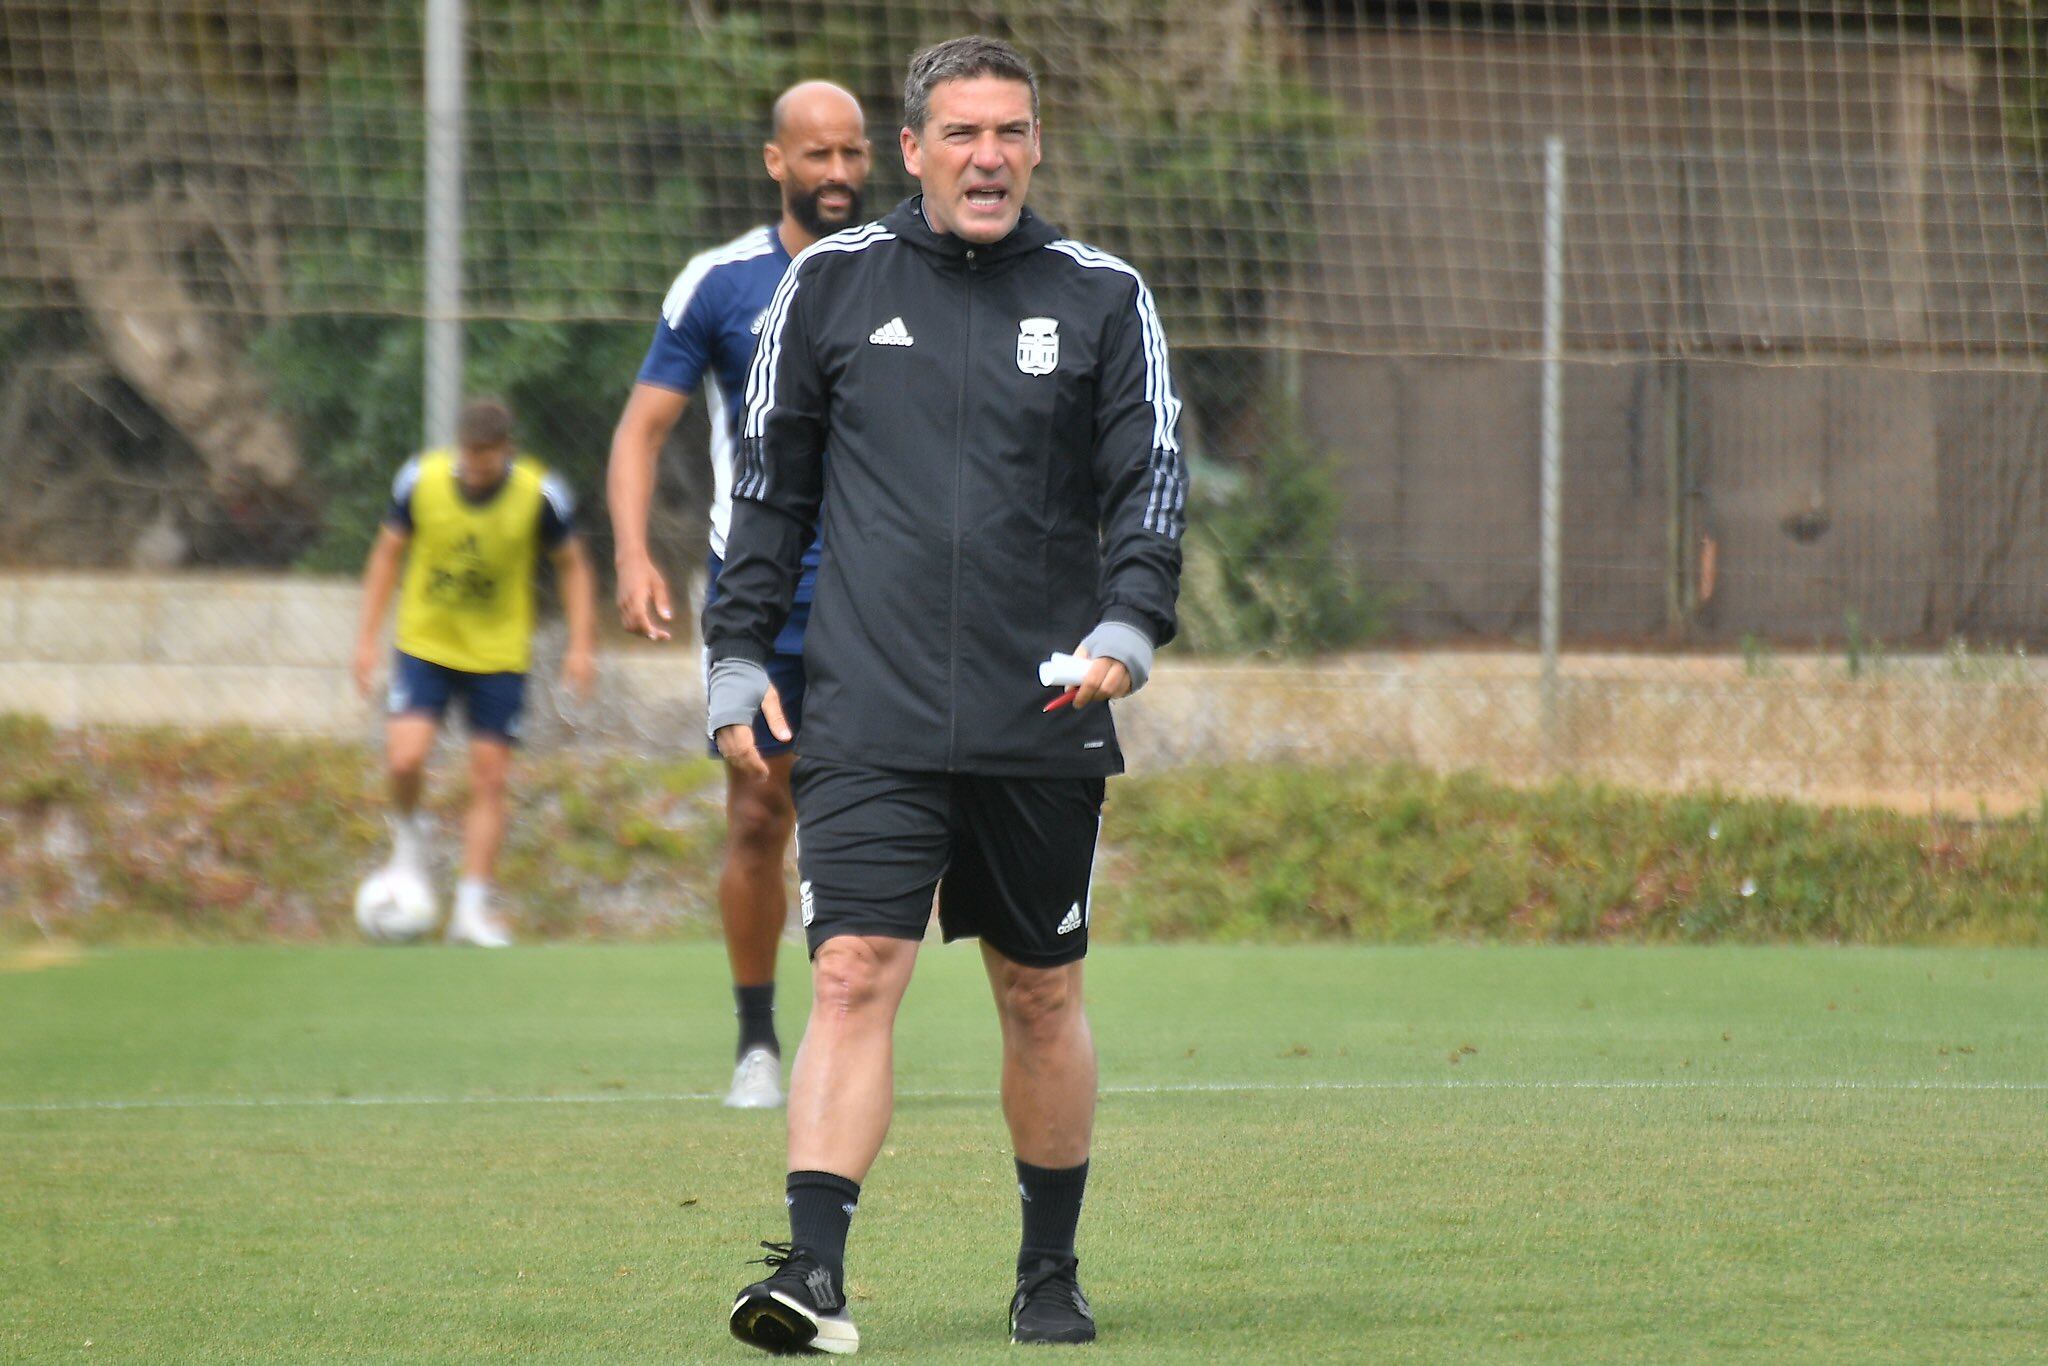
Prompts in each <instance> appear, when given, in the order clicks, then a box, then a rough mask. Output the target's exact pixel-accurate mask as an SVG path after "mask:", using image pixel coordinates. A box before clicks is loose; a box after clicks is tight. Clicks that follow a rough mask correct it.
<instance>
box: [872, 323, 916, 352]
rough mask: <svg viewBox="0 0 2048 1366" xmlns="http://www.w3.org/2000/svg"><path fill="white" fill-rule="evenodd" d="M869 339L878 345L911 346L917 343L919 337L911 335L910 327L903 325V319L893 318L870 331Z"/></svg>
mask: <svg viewBox="0 0 2048 1366" xmlns="http://www.w3.org/2000/svg"><path fill="white" fill-rule="evenodd" d="M868 341H869V342H871V343H872V344H874V345H876V346H911V345H914V344H915V343H916V341H917V338H915V337H913V336H911V335H910V329H909V328H907V327H905V326H904V325H903V319H901V318H891V319H889V321H887V322H885V323H883V324H882V325H881V326H880V327H878V328H876V329H875V330H874V331H872V332H870V333H868Z"/></svg>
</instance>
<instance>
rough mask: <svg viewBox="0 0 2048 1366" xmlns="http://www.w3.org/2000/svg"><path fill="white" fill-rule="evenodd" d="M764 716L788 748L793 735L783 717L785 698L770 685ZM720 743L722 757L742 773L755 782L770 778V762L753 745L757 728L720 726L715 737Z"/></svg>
mask: <svg viewBox="0 0 2048 1366" xmlns="http://www.w3.org/2000/svg"><path fill="white" fill-rule="evenodd" d="M761 715H763V716H765V717H767V718H768V732H769V734H771V735H773V736H774V737H775V738H776V739H778V740H780V741H782V742H783V743H784V744H788V743H789V741H790V740H791V739H792V738H793V736H794V732H792V731H791V730H790V728H789V719H788V718H787V717H785V716H784V715H783V714H782V694H781V693H779V692H777V691H775V685H774V684H773V683H770V684H769V685H768V693H767V696H765V697H763V698H762V699H761ZM714 738H715V739H716V740H717V741H718V754H719V757H720V758H722V759H724V760H725V761H726V762H727V763H729V764H731V765H732V766H733V767H734V768H736V769H738V770H739V771H740V772H742V773H746V774H750V775H752V776H753V777H756V778H765V777H767V776H768V760H767V759H765V758H763V757H762V755H761V751H760V749H759V748H757V747H756V746H755V744H754V728H753V726H752V725H745V726H720V727H719V728H718V734H717V735H716V736H715V737H714Z"/></svg>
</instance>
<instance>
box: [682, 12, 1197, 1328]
mask: <svg viewBox="0 0 2048 1366" xmlns="http://www.w3.org/2000/svg"><path fill="white" fill-rule="evenodd" d="M905 124H906V126H905V128H904V130H903V133H902V144H903V151H904V159H905V165H906V167H907V168H908V169H909V170H910V172H911V174H912V175H915V176H917V177H918V178H919V179H920V181H921V182H922V185H923V190H924V193H923V194H921V195H919V196H917V197H914V198H912V199H910V200H908V201H906V202H905V203H904V204H902V205H900V206H899V207H898V208H897V209H896V210H895V212H893V213H892V214H890V215H889V216H888V217H887V218H886V219H884V220H883V221H881V222H879V223H875V224H871V225H869V226H867V227H864V228H857V229H852V230H849V231H846V232H842V233H839V234H837V235H836V236H833V237H830V238H827V239H825V240H823V241H821V242H819V243H818V244H817V245H815V246H814V247H812V248H811V249H810V250H809V251H807V252H805V253H804V254H803V255H802V256H801V257H799V258H798V260H797V262H796V263H795V265H794V266H793V267H792V268H791V269H790V272H789V274H788V275H787V276H785V277H784V280H783V283H782V285H781V288H780V289H779V290H778V291H777V293H776V295H775V299H774V302H773V303H772V304H770V306H769V309H768V312H767V314H766V317H765V321H764V323H763V325H762V329H761V339H760V344H759V346H758V348H757V349H756V352H755V358H754V364H753V368H752V370H751V372H750V374H749V377H748V382H747V396H746V397H747V410H746V416H745V418H744V422H743V426H742V429H741V433H740V436H741V442H740V454H739V463H738V468H737V471H736V474H735V484H734V490H733V494H734V512H733V523H732V530H731V533H730V536H729V538H728V541H727V549H726V560H725V568H724V571H723V573H722V574H721V575H720V576H719V583H718V587H719V593H718V598H717V600H716V602H715V603H713V605H712V606H710V607H709V608H708V609H707V610H706V612H705V631H704V635H705V641H706V644H707V646H708V648H709V652H710V657H711V673H710V686H709V710H710V727H711V731H712V734H713V736H714V738H715V739H716V740H717V741H718V742H719V746H720V749H721V752H722V753H724V754H725V756H726V758H727V759H728V761H729V762H732V763H735V764H737V765H741V766H745V765H747V764H749V763H750V762H758V757H757V755H756V754H755V752H754V749H753V732H752V729H751V721H752V719H753V715H754V713H755V711H756V709H757V708H761V709H763V710H766V711H767V713H768V718H769V720H770V723H771V725H773V724H775V723H777V721H778V717H779V713H778V710H777V708H776V707H775V704H774V700H773V694H772V690H770V689H769V688H768V684H767V677H766V674H765V672H764V671H763V668H762V666H763V664H764V663H765V661H766V659H767V657H768V653H769V651H770V649H771V648H772V645H773V641H774V637H775V633H776V631H777V629H778V628H779V627H780V625H781V623H782V619H783V617H784V615H785V614H786V613H787V611H788V609H789V606H790V602H791V598H792V594H793V592H794V590H795V587H796V582H797V576H798V573H799V570H800V567H801V561H802V556H803V551H804V548H805V546H806V545H808V544H809V543H810V540H811V536H812V532H813V528H814V527H816V528H817V530H818V531H819V532H820V539H821V540H822V542H823V544H824V546H825V554H824V558H823V562H822V564H821V566H820V568H819V571H818V580H817V589H816V594H815V598H814V601H813V605H812V611H811V620H810V626H809V632H808V635H807V637H806V640H805V646H804V653H805V665H806V670H807V672H808V675H809V685H808V693H807V697H806V701H805V714H804V734H803V741H802V746H801V753H800V757H799V759H798V761H797V766H796V770H795V775H794V790H795V796H796V804H797V819H798V828H799V832H800V833H799V837H798V850H799V852H798V863H799V869H800V875H801V878H802V887H801V901H802V909H803V921H804V926H805V929H806V933H807V935H808V938H809V941H810V947H811V952H812V958H813V983H814V996H815V1002H814V1007H813V1010H812V1012H811V1016H810V1024H809V1026H808V1028H807V1031H806V1034H805V1038H804V1043H803V1047H802V1050H801V1052H800V1053H799V1056H798V1060H797V1064H796V1068H795V1071H794V1073H793V1075H792V1078H791V1085H790V1100H789V1104H790V1173H789V1179H788V1200H789V1206H790V1219H791V1244H790V1246H789V1247H788V1248H786V1249H784V1248H780V1247H778V1248H777V1255H776V1256H775V1257H774V1258H772V1259H771V1262H770V1264H771V1267H772V1268H773V1269H774V1273H775V1274H773V1275H771V1276H770V1277H769V1278H767V1279H765V1280H763V1281H761V1282H758V1283H757V1284H755V1285H752V1286H749V1287H748V1288H747V1289H746V1290H745V1291H743V1292H742V1293H741V1295H740V1298H739V1300H738V1302H737V1303H736V1304H735V1306H734V1309H733V1313H732V1318H731V1326H732V1330H733V1332H734V1333H735V1334H737V1335H738V1336H740V1337H741V1338H743V1339H745V1340H747V1341H750V1342H754V1343H756V1344H757V1345H760V1346H763V1347H767V1348H770V1349H771V1350H780V1349H783V1348H786V1347H789V1346H802V1345H808V1346H809V1347H811V1348H812V1349H814V1350H824V1351H837V1352H848V1351H852V1350H854V1348H855V1347H856V1346H857V1344H858V1341H859V1338H858V1334H857V1333H856V1332H855V1331H854V1328H853V1325H852V1322H851V1320H850V1318H848V1316H847V1315H846V1313H845V1300H844V1293H843V1276H844V1272H843V1260H844V1249H845V1242H846V1234H847V1228H848V1224H849V1221H850V1218H851V1215H852V1211H853V1208H854V1204H855V1203H856V1201H857V1199H858V1192H859V1183H860V1181H861V1180H862V1179H864V1178H865V1176H866V1174H867V1170H868V1167H869V1165H870V1164H871V1163H872V1162H873V1160H874V1158H875V1155H876V1153H877V1152H878V1151H879V1150H880V1146H881V1142H882V1138H883V1135H884V1134H885V1132H886V1130H887V1127H888V1120H889V1108H890V1102H889V1096H890V1087H891V1076H890V1051H889V1050H890V1030H891V1026H892V1024H893V1020H894V1016H895V1011H896V1006H897V1003H898V1002H899V1001H900V999H901V997H902V994H903V990H904V987H905V986H906V985H907V984H908V982H909V978H910V970H911V966H912V964H913V962H914V961H915V956H916V952H917V947H918V943H919V941H920V940H921V939H922V938H923V936H924V933H925V928H926V924H927V922H928V920H929V917H930V908H931V904H932V894H933V890H934V888H935V887H936V888H937V889H938V892H939V909H940V922H941V927H942V929H943V931H944V933H945V936H946V938H948V939H954V938H958V937H962V936H978V937H979V938H980V939H981V941H982V954H983V957H984V960H985V963H986V966H987V969H988V973H989V977H990V980H991V983H992V985H993V987H994V990H995V996H996V1001H997V1007H998V1011H999V1013H1000V1015H1001V1017H1002V1025H1003V1038H1004V1061H1003V1099H1004V1111H1005V1116H1006V1118H1007V1119H1008V1121H1009V1125H1010V1130H1011V1136H1012V1139H1013V1142H1014V1143H1015V1145H1016V1156H1017V1172H1018V1177H1019V1181H1020V1186H1021V1189H1022V1193H1023V1196H1024V1202H1025V1203H1024V1238H1023V1245H1022V1251H1021V1253H1020V1256H1019V1259H1018V1276H1019V1279H1018V1285H1017V1287H1016V1290H1015V1293H1014V1295H1013V1297H1012V1305H1011V1318H1012V1334H1013V1337H1014V1338H1015V1340H1017V1341H1029V1342H1047V1341H1052V1342H1079V1341H1087V1340H1090V1339H1092V1338H1093V1337H1094V1334H1095V1327H1094V1322H1093V1318H1092V1316H1091V1315H1090V1313H1089V1311H1088V1307H1087V1301H1086V1300H1085V1299H1084V1298H1083V1297H1082V1295H1081V1292H1080V1289H1079V1285H1078V1282H1077V1279H1076V1272H1075V1268H1076V1258H1075V1256H1074V1229H1075V1224H1076V1222H1077V1220H1078V1217H1079V1212H1080V1204H1081V1192H1082V1188H1083V1183H1084V1182H1085V1179H1086V1174H1087V1158H1088V1152H1089V1137H1090V1130H1091V1128H1092V1123H1093V1113H1094V1094H1095V1059H1094V1050H1093V1044H1092V1042H1091V1040H1090V1037H1089V1033H1088V1025H1087V1020H1086V1017H1085V1015H1084V1014H1083V1012H1082V1007H1081V961H1080V960H1081V958H1082V957H1083V955H1084V954H1085V953H1086V951H1087V934H1088V928H1087V922H1088V905H1089V877H1090V871H1091V863H1092V859H1093V854H1094V845H1095V837H1096V831H1097V828H1098V826H1099V820H1100V811H1101V804H1102V794H1103V778H1104V777H1105V776H1106V775H1109V774H1113V773H1118V772H1121V771H1122V767H1123V760H1122V755H1121V753H1120V752H1119V750H1118V748H1117V742H1116V733H1115V730H1114V728H1113V726H1112V725H1111V721H1110V716H1109V708H1108V707H1107V706H1106V705H1102V706H1094V705H1090V704H1091V703H1094V702H1096V701H1097V700H1106V699H1108V698H1112V697H1117V696H1122V695H1125V694H1126V693H1128V692H1129V691H1130V690H1132V689H1134V688H1136V687H1137V686H1139V685H1141V684H1142V683H1143V682H1144V680H1145V676H1146V674H1147V673H1148V672H1149V670H1150V667H1151V662H1152V651H1153V649H1154V647H1155V646H1158V645H1161V644H1164V643H1165V642H1166V641H1168V640H1169V639H1171V638H1172V636H1173V632H1174V599H1175V594H1176V591H1177V588H1178V581H1179V575H1180V564H1181V553H1180V538H1181V532H1182V527H1183V509H1184V505H1185V500H1186V493H1187V480H1186V473H1185V466H1184V464H1183V461H1182V458H1181V452H1180V448H1179V440H1178V434H1177V421H1178V416H1179V409H1180V403H1179V400H1178V399H1177V398H1175V396H1174V391H1173V385H1172V379H1171V376H1170V374H1169V372H1168V363H1167V351H1166V340H1165V336H1164V333H1163V332H1162V330H1161V328H1160V325H1159V318H1158V314H1157V312H1156V310H1155V309H1154V307H1153V302H1152V296H1151V294H1150V292H1149V291H1148V290H1147V289H1146V288H1145V285H1144V282H1143V281H1142V280H1141V279H1140V278H1139V276H1138V274H1137V272H1136V271H1134V270H1132V269H1131V267H1130V266H1128V265H1126V264H1125V263H1123V262H1122V261H1120V260H1118V259H1116V258H1115V257H1112V256H1109V255H1107V254H1105V253H1103V252H1100V251H1097V250H1095V249H1094V248H1091V247H1088V246H1084V245H1082V244H1081V243H1078V242H1073V241H1068V240H1065V239H1063V238H1061V237H1060V236H1059V234H1058V233H1056V232H1055V231H1054V230H1053V229H1052V228H1051V227H1049V226H1048V225H1046V224H1045V223H1044V222H1042V221H1041V220H1039V219H1038V218H1036V217H1034V216H1033V215H1032V214H1031V213H1030V212H1029V211H1028V210H1025V209H1024V207H1023V201H1024V196H1025V191H1026V188H1027V187H1028V184H1029V179H1030V171H1031V168H1032V167H1033V166H1035V165H1036V164H1037V161H1038V154H1039V139H1038V121H1037V87H1036V83H1035V81H1034V80H1033V78H1032V77H1031V74H1030V70H1029V68H1028V67H1027V66H1026V65H1025V64H1024V62H1023V59H1022V58H1021V57H1019V56H1018V55H1017V54H1016V52H1015V51H1014V50H1013V49H1011V48H1009V47H1008V46H1007V45H1005V44H1002V43H998V42H994V41H993V40H989V39H982V38H970V39H956V40H954V41H953V42H951V43H942V44H940V45H938V46H937V47H935V48H931V49H927V50H926V51H925V52H922V53H920V54H918V56H917V57H915V58H913V59H912V63H911V70H910V77H909V80H908V81H907V82H906V89H905ZM821 515H822V524H820V517H821ZM1077 646H1079V647H1082V648H1081V649H1078V650H1077V648H1076V647H1077ZM1066 651H1075V652H1076V653H1085V654H1086V655H1087V656H1088V657H1089V663H1088V664H1087V666H1086V668H1087V675H1086V677H1085V678H1084V679H1083V680H1082V681H1081V682H1080V683H1079V684H1078V685H1077V686H1075V687H1071V688H1068V689H1067V690H1066V691H1065V693H1061V692H1059V691H1057V690H1055V689H1051V688H1048V687H1046V686H1044V685H1042V684H1041V683H1040V681H1039V677H1038V665H1039V663H1040V662H1041V661H1043V660H1045V659H1047V658H1048V657H1049V656H1051V655H1052V654H1054V653H1056V652H1066ZM764 701H765V702H766V705H765V706H763V703H764ZM1049 701H1051V702H1053V703H1058V704H1067V703H1071V705H1058V706H1056V707H1054V708H1053V709H1051V710H1048V702H1049Z"/></svg>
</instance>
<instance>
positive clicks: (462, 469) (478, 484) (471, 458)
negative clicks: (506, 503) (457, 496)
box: [455, 441, 512, 493]
mask: <svg viewBox="0 0 2048 1366" xmlns="http://www.w3.org/2000/svg"><path fill="white" fill-rule="evenodd" d="M511 465H512V443H511V442H509V441H506V442H501V443H500V444H498V445H495V446H464V447H462V449H461V452H460V454H459V455H458V456H457V458H456V461H455V471H456V477H457V478H458V479H460V480H461V481H462V487H463V488H464V489H465V490H466V491H468V492H470V493H489V492H490V491H491V490H492V489H494V488H496V487H497V486H498V485H499V483H500V482H502V481H503V480H504V478H505V471H506V470H507V469H509V468H510V467H511Z"/></svg>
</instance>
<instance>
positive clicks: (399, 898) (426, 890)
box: [356, 868, 441, 944]
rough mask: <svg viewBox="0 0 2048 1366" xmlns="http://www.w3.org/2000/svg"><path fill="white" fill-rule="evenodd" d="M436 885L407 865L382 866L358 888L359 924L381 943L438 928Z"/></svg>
mask: <svg viewBox="0 0 2048 1366" xmlns="http://www.w3.org/2000/svg"><path fill="white" fill-rule="evenodd" d="M440 918H441V917H440V912H439V911H438V910H436V908H435V906H434V889H433V888H432V887H430V886H428V885H427V880H426V879H425V878H424V877H422V876H420V875H419V874H418V873H416V872H413V871H412V870H410V869H407V868H379V869H378V870H377V871H376V872H374V873H372V874H370V875H369V876H368V877H366V878H364V879H363V881H362V885H361V886H359V887H357V888H356V926H357V928H359V929H360V930H362V932H363V934H364V935H365V936H366V937H368V938H370V939H374V940H376V941H377V942H378V943H380V944H403V943H405V942H406V941H407V940H409V939H417V938H419V937H420V936H421V935H423V934H425V933H426V932H427V931H428V930H431V929H433V928H434V922H435V921H437V920H439V919H440Z"/></svg>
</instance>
